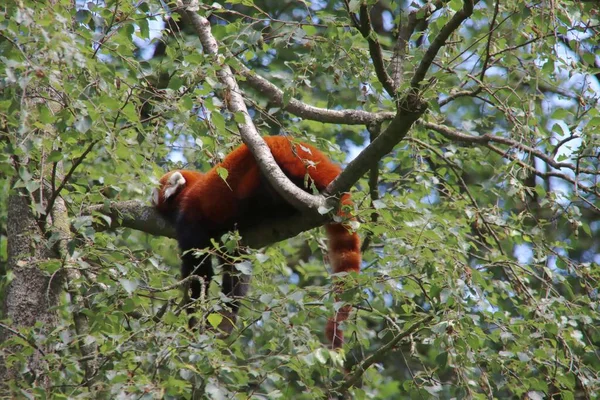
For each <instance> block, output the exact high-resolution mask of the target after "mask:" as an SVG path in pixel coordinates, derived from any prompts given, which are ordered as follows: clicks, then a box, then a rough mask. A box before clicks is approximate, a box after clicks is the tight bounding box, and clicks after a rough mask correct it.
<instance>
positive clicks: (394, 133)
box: [324, 91, 427, 195]
mask: <svg viewBox="0 0 600 400" xmlns="http://www.w3.org/2000/svg"><path fill="white" fill-rule="evenodd" d="M426 109H427V104H426V103H425V102H424V101H423V99H422V98H421V97H420V95H419V94H418V93H417V92H416V91H411V92H410V93H408V95H407V96H406V97H404V98H403V99H402V100H401V101H400V103H399V107H398V113H397V114H396V116H395V117H394V119H393V120H392V122H390V124H389V125H388V126H387V128H386V129H385V130H384V131H383V132H382V133H381V134H380V135H379V136H378V137H377V138H376V139H375V140H374V141H373V142H372V143H371V144H369V145H368V146H367V147H365V149H364V150H363V151H361V152H360V154H359V155H358V156H357V157H356V158H355V159H354V160H352V161H351V162H350V163H349V164H348V165H347V166H346V168H345V169H344V170H343V171H342V173H341V174H340V175H339V176H338V177H337V178H336V179H335V180H334V181H333V182H331V184H329V186H328V187H327V189H326V190H325V191H324V194H325V195H327V194H337V193H343V192H347V191H348V190H350V188H351V187H352V185H354V183H355V182H356V181H358V179H359V178H360V177H362V176H363V175H364V174H365V173H366V172H367V171H368V170H369V169H370V168H371V166H372V165H373V160H379V159H381V158H382V157H383V156H385V155H386V154H388V153H389V152H391V151H392V149H393V148H394V147H395V146H396V145H397V144H398V143H399V142H400V141H401V140H402V139H404V137H405V136H406V135H407V133H408V131H409V130H410V128H411V127H412V125H413V123H414V122H415V121H417V120H418V119H419V118H420V117H421V115H423V113H424V112H425V110H426Z"/></svg>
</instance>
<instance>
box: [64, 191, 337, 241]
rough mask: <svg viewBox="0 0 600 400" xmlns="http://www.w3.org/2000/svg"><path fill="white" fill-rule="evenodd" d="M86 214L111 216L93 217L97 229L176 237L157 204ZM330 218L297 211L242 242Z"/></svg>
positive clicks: (282, 235)
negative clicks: (127, 230) (136, 231)
mask: <svg viewBox="0 0 600 400" xmlns="http://www.w3.org/2000/svg"><path fill="white" fill-rule="evenodd" d="M84 214H86V215H94V214H101V215H104V216H108V217H110V223H108V224H107V223H105V222H106V221H105V220H104V219H94V221H93V223H92V226H93V228H94V229H95V230H96V231H97V232H101V231H105V230H109V229H116V228H120V227H123V228H130V229H135V230H138V231H141V232H146V233H150V234H152V235H156V236H165V237H170V238H175V229H174V228H173V227H172V226H171V225H170V224H169V223H168V222H167V221H166V220H164V219H163V218H162V217H161V216H160V214H159V213H158V212H157V211H156V210H155V209H154V207H151V206H149V205H146V204H144V203H142V202H141V201H138V200H131V201H122V202H111V203H110V204H109V205H108V206H105V205H95V206H91V207H89V208H87V209H86V210H85V211H84ZM328 219H329V217H328V216H327V215H321V214H318V213H314V214H310V215H305V214H298V215H295V216H292V217H289V218H283V219H278V220H265V221H263V222H262V223H260V224H259V225H256V226H254V227H252V228H251V229H243V230H241V231H240V234H241V236H242V240H241V243H242V245H244V246H248V247H252V248H260V247H264V246H267V245H270V244H273V243H275V242H279V241H281V240H284V239H288V238H291V237H294V236H296V235H298V234H299V233H301V232H304V231H307V230H310V229H313V228H316V227H318V226H321V225H323V224H324V223H325V222H327V221H328ZM73 229H74V228H73Z"/></svg>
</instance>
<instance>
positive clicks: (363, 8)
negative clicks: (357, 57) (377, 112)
mask: <svg viewBox="0 0 600 400" xmlns="http://www.w3.org/2000/svg"><path fill="white" fill-rule="evenodd" d="M344 4H345V5H346V9H347V10H348V14H349V15H350V19H351V20H352V23H353V24H354V26H355V27H356V29H358V30H359V32H360V33H361V34H362V36H363V37H364V38H365V39H367V43H368V44H369V54H370V55H371V60H372V61H373V68H375V74H376V75H377V79H378V80H379V82H380V83H381V85H382V86H383V88H384V89H385V91H386V92H387V93H388V94H389V95H390V96H391V97H392V98H393V99H395V98H396V97H397V96H398V95H397V93H396V88H395V87H394V82H393V81H392V78H390V76H389V75H388V73H387V71H386V70H385V64H384V62H383V52H382V51H381V45H380V44H379V40H378V39H377V36H376V35H377V34H376V33H374V32H373V31H372V29H371V18H370V17H369V9H368V7H367V4H366V3H365V2H363V3H362V4H361V5H360V20H358V19H357V18H356V16H355V15H354V14H353V13H352V12H351V11H350V3H349V2H348V1H347V0H345V1H344Z"/></svg>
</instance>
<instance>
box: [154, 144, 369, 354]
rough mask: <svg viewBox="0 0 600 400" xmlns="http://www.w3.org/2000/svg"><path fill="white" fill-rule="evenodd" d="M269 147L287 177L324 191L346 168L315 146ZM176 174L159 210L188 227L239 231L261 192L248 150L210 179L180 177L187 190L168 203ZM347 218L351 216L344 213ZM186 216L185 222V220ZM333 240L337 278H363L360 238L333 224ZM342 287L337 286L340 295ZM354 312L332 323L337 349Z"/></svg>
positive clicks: (340, 315) (209, 175)
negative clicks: (350, 275) (309, 182)
mask: <svg viewBox="0 0 600 400" xmlns="http://www.w3.org/2000/svg"><path fill="white" fill-rule="evenodd" d="M265 142H266V143H267V145H268V146H269V148H270V149H271V153H272V154H273V157H274V158H275V161H276V162H277V164H278V165H279V166H280V167H281V169H282V170H283V171H284V173H285V174H286V175H287V176H288V177H290V179H292V180H293V181H295V182H303V180H304V179H305V176H306V174H308V176H309V177H310V179H311V180H312V183H314V186H315V187H316V188H317V189H318V190H323V189H325V188H326V187H327V185H329V183H331V182H332V181H333V180H334V179H335V178H336V177H337V176H338V175H339V174H340V172H341V168H340V167H339V166H338V165H336V164H334V163H332V162H331V161H330V160H329V158H327V156H325V155H324V154H323V153H321V152H320V151H319V150H317V149H316V148H314V147H313V146H311V145H308V144H305V143H293V142H291V141H290V140H289V139H287V138H285V137H281V136H272V137H266V138H265ZM219 168H225V169H226V170H227V171H228V176H227V179H226V182H225V181H224V180H223V179H222V178H221V177H220V176H219V174H218V169H219ZM173 172H175V171H172V172H169V173H168V174H166V175H165V176H163V177H162V178H161V180H160V183H161V190H160V194H159V201H158V205H157V206H156V208H157V210H158V211H160V212H161V213H163V214H165V215H167V214H173V213H179V215H180V219H183V220H184V222H186V223H187V222H189V221H195V222H201V224H202V226H203V228H205V229H207V230H211V231H214V230H218V229H222V228H225V229H233V225H231V223H232V221H235V222H236V223H237V222H239V220H242V219H243V218H244V215H240V214H243V210H240V207H241V204H242V203H243V202H244V201H245V200H247V199H249V198H251V197H253V196H256V194H257V192H258V191H259V190H262V189H261V177H260V171H259V167H258V164H257V163H256V160H255V159H254V156H253V155H252V153H251V152H250V150H249V149H248V147H246V146H245V145H242V146H240V147H238V148H236V149H235V150H233V151H232V152H231V153H230V154H229V155H227V157H225V159H224V160H223V162H222V163H221V164H219V165H217V166H215V167H214V168H212V169H211V170H210V171H208V172H207V173H206V174H201V173H198V172H194V171H186V170H182V171H179V172H180V173H181V174H182V175H183V177H184V178H185V180H186V184H185V186H184V187H183V188H182V189H181V190H180V192H179V193H177V194H176V197H175V198H173V200H172V201H170V202H165V201H164V189H165V184H166V183H167V182H168V179H169V177H170V176H171V174H173ZM341 203H342V205H351V204H352V202H351V200H350V196H349V195H348V194H345V195H344V196H343V197H342V201H341ZM339 215H341V216H347V215H345V213H344V212H343V211H340V212H339ZM181 216H183V218H181ZM326 232H327V236H328V238H329V260H330V263H331V267H332V270H333V273H339V272H352V271H354V272H357V273H358V272H359V271H360V263H361V254H360V239H359V237H358V234H356V233H353V232H350V231H349V230H348V229H347V228H346V226H344V225H343V224H339V223H332V224H328V225H327V226H326ZM340 290H341V287H340V286H339V285H336V292H339V291H340ZM351 309H352V307H351V306H349V305H347V306H344V307H342V308H341V309H340V310H339V311H338V312H337V313H336V315H335V317H333V318H330V319H329V321H328V323H327V326H326V335H327V338H328V339H329V340H330V341H331V343H332V346H333V347H334V348H337V347H340V346H341V345H342V343H343V340H344V339H343V333H342V331H341V330H340V329H339V327H338V324H339V323H340V322H342V321H344V320H346V319H347V318H348V314H349V312H350V311H351Z"/></svg>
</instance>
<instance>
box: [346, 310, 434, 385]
mask: <svg viewBox="0 0 600 400" xmlns="http://www.w3.org/2000/svg"><path fill="white" fill-rule="evenodd" d="M432 319H433V316H431V315H429V316H427V317H425V318H421V319H420V320H418V321H417V322H415V323H414V324H412V325H411V326H409V327H408V328H407V329H405V330H404V331H403V332H400V333H398V334H397V335H396V336H394V337H393V338H392V340H390V341H389V342H388V343H386V344H385V345H383V346H381V347H380V348H379V349H378V350H377V351H375V353H373V354H371V355H370V356H369V357H367V358H366V359H365V360H364V361H363V362H361V363H360V364H359V365H357V366H356V367H355V368H354V372H353V373H352V374H351V375H349V376H348V378H346V380H344V383H343V384H342V385H341V386H340V387H339V389H338V391H339V392H340V393H342V394H344V393H346V392H347V391H348V389H350V388H351V387H352V386H354V385H356V384H357V383H358V382H359V381H360V378H361V376H362V375H363V374H364V373H365V372H366V371H367V369H368V368H369V367H370V366H371V365H373V364H374V363H376V362H377V361H378V360H379V359H381V358H382V357H383V356H386V355H389V352H390V351H393V349H394V347H396V345H397V344H398V343H399V342H400V341H401V340H402V339H404V338H406V337H408V336H410V335H412V334H413V333H415V332H417V331H419V330H421V329H423V328H425V327H424V326H423V325H425V324H427V323H428V322H429V321H431V320H432Z"/></svg>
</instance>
